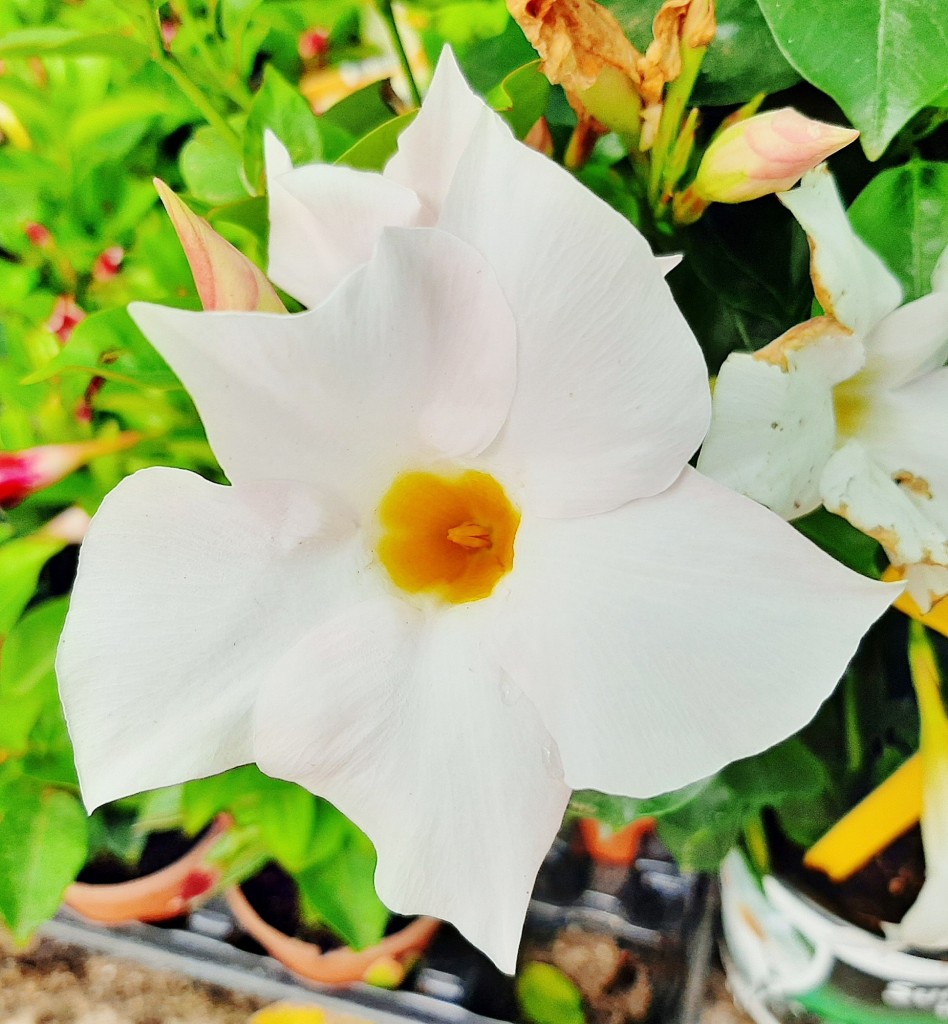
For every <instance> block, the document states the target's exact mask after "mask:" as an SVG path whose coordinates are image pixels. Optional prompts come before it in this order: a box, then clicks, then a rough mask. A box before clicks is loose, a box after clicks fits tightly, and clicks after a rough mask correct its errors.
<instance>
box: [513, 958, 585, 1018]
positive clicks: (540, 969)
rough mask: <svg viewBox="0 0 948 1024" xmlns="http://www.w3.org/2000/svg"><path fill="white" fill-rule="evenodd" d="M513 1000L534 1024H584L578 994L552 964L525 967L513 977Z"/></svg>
mask: <svg viewBox="0 0 948 1024" xmlns="http://www.w3.org/2000/svg"><path fill="white" fill-rule="evenodd" d="M517 999H518V1000H519V1002H520V1008H521V1010H523V1013H524V1015H525V1016H526V1017H527V1018H528V1019H529V1020H531V1021H533V1022H534V1024H585V1021H586V1014H585V1013H584V1012H583V997H582V994H581V993H580V991H579V989H578V988H577V987H576V985H575V984H574V983H573V982H572V981H571V980H570V979H569V978H567V977H566V975H565V974H564V973H563V972H562V971H560V970H558V969H557V968H556V967H554V966H553V965H552V964H544V963H538V962H533V963H529V964H526V965H525V966H524V968H523V970H522V971H521V972H520V973H519V974H518V976H517Z"/></svg>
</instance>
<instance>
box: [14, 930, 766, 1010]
mask: <svg viewBox="0 0 948 1024" xmlns="http://www.w3.org/2000/svg"><path fill="white" fill-rule="evenodd" d="M564 952H565V951H564ZM633 988H634V986H633ZM263 1005H264V1004H263V1003H262V1002H261V1001H260V1000H259V999H254V998H252V997H249V996H243V995H235V994H234V993H232V992H228V991H225V990H223V989H220V988H217V987H215V986H211V985H203V984H200V983H197V982H192V981H189V980H187V979H186V978H183V977H181V976H179V975H175V974H170V973H166V972H160V971H153V970H149V969H147V968H144V967H139V966H137V965H136V964H133V963H129V962H127V961H123V960H116V959H113V958H111V957H107V956H101V955H99V954H94V953H89V952H87V951H85V950H83V949H79V948H77V947H75V946H67V945H63V944H61V943H58V942H55V941H53V940H51V939H42V940H40V941H39V942H38V943H37V945H36V946H35V948H34V949H32V950H31V951H30V952H28V953H21V954H19V955H13V954H9V953H8V954H4V953H3V952H2V951H0V1024H248V1021H249V1018H250V1017H251V1015H252V1014H253V1013H254V1012H256V1011H257V1010H258V1009H260V1008H261V1007H262V1006H263ZM701 1024H750V1020H749V1018H748V1017H746V1016H744V1014H742V1013H740V1011H738V1010H736V1009H735V1008H734V1005H733V1003H732V1002H731V999H730V997H729V996H728V994H727V992H726V990H725V988H724V981H723V978H722V976H721V975H720V973H715V974H713V975H712V978H711V985H710V988H709V992H708V1004H707V1008H706V1010H705V1012H704V1014H703V1015H702V1018H701Z"/></svg>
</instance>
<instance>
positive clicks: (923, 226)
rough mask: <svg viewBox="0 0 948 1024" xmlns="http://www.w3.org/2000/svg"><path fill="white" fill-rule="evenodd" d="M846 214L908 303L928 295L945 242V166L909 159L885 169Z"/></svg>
mask: <svg viewBox="0 0 948 1024" xmlns="http://www.w3.org/2000/svg"><path fill="white" fill-rule="evenodd" d="M849 218H850V220H851V221H852V223H853V227H854V228H855V229H856V231H857V232H858V234H859V235H860V236H861V237H862V239H863V241H865V242H866V243H867V244H868V245H869V246H870V247H871V248H872V249H874V250H875V251H876V252H877V253H878V254H879V255H880V256H881V257H882V259H883V260H884V261H885V263H886V264H887V266H888V267H889V269H890V270H891V271H892V273H893V274H895V276H896V277H897V278H898V279H899V281H900V282H901V284H902V287H903V288H904V290H905V299H906V301H909V300H911V299H918V298H921V296H923V295H927V294H928V293H929V292H930V291H931V290H932V271H933V270H934V268H935V263H936V262H937V261H938V257H939V256H941V254H942V252H943V251H944V249H945V246H948V164H944V163H935V162H929V161H926V160H912V161H911V162H910V163H908V164H905V166H903V167H893V168H890V169H889V170H888V171H883V172H882V173H881V174H879V175H878V176H877V177H875V178H873V179H872V181H870V182H869V184H868V185H867V186H866V187H865V188H864V189H863V190H862V192H860V193H859V195H858V196H857V197H856V201H855V202H854V203H853V205H852V206H851V207H850V209H849Z"/></svg>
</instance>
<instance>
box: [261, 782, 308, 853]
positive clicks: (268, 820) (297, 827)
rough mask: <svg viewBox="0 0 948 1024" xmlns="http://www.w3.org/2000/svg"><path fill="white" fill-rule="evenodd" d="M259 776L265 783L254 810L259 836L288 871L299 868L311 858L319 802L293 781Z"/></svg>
mask: <svg viewBox="0 0 948 1024" xmlns="http://www.w3.org/2000/svg"><path fill="white" fill-rule="evenodd" d="M262 778H263V779H265V780H266V782H265V783H264V784H263V785H262V786H261V791H260V802H259V804H258V806H257V813H256V820H257V827H258V828H259V830H260V837H261V839H262V840H263V842H264V843H265V845H266V847H267V850H268V852H269V853H270V854H271V855H272V856H273V857H274V858H276V860H278V861H279V862H280V863H281V864H282V865H283V867H285V868H286V870H287V871H290V872H296V871H301V870H302V869H303V868H305V867H306V866H307V864H309V863H310V862H311V861H312V849H313V831H314V829H315V827H316V821H317V811H316V809H317V806H318V803H319V801H318V800H317V798H316V797H314V796H313V794H312V793H308V792H307V791H306V790H305V789H302V788H300V787H299V786H296V785H294V784H293V783H292V782H283V781H282V780H280V779H271V778H268V777H267V776H262Z"/></svg>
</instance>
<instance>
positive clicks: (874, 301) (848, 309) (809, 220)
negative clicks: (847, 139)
mask: <svg viewBox="0 0 948 1024" xmlns="http://www.w3.org/2000/svg"><path fill="white" fill-rule="evenodd" d="M777 198H778V199H780V201H781V202H782V203H783V204H784V206H786V207H787V208H788V209H789V210H790V212H791V213H792V214H793V215H794V217H796V219H797V220H798V221H799V222H800V225H801V227H802V228H803V230H804V231H805V232H806V233H807V235H808V236H809V239H810V252H811V267H810V272H811V276H812V278H813V287H814V290H815V291H816V297H817V298H818V299H819V301H820V304H821V305H822V307H823V309H824V310H825V311H826V312H827V313H829V314H830V315H831V316H835V317H836V319H837V320H839V322H840V323H842V324H845V325H846V326H847V327H851V328H852V329H853V330H854V331H857V332H858V333H863V332H865V331H868V330H871V329H872V328H873V327H874V326H875V325H876V324H877V323H878V322H879V321H880V320H881V319H882V318H883V317H884V316H885V315H886V314H888V313H891V312H892V310H893V309H895V307H896V306H898V304H899V303H900V302H901V301H902V288H901V286H900V285H899V283H898V281H897V280H896V279H895V277H893V276H892V274H891V272H890V271H889V270H888V268H887V267H886V265H885V264H884V263H883V262H882V260H880V259H879V257H878V256H877V255H876V254H875V253H874V252H873V251H872V250H871V249H870V248H869V246H867V245H866V244H865V242H863V241H862V239H860V238H859V237H858V236H857V235H856V233H855V231H853V228H852V225H851V224H850V223H849V218H848V217H847V216H846V210H845V208H844V207H843V203H842V200H841V199H840V197H839V192H838V191H837V189H836V183H835V182H834V181H833V177H832V175H831V174H830V172H829V168H828V167H827V166H826V164H820V166H819V167H817V168H815V169H814V170H812V171H809V172H808V173H807V174H805V175H804V176H803V181H802V182H801V183H800V185H799V187H798V188H795V189H793V190H792V191H791V192H781V193H780V194H779V195H778V197H777Z"/></svg>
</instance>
